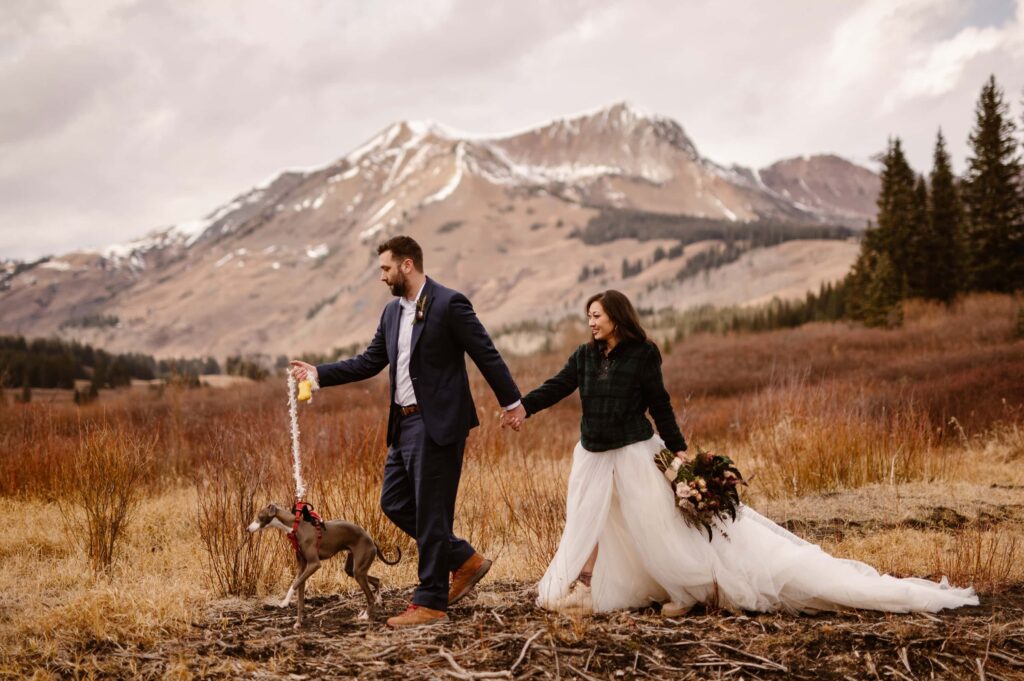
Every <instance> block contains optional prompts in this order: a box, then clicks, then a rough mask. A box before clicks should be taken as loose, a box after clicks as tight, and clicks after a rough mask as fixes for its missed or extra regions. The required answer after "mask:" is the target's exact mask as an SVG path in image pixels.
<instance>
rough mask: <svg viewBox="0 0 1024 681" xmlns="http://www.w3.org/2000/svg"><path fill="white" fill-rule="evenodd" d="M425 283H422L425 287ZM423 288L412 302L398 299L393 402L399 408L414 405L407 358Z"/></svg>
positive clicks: (410, 348) (410, 351) (413, 393)
mask: <svg viewBox="0 0 1024 681" xmlns="http://www.w3.org/2000/svg"><path fill="white" fill-rule="evenodd" d="M426 285H427V282H426V281H424V282H423V286H426ZM423 286H420V290H419V291H418V292H417V293H416V297H415V298H414V299H413V300H411V301H410V300H409V299H408V298H406V297H405V296H402V297H401V298H399V299H398V304H399V305H401V306H402V314H400V315H399V316H398V363H397V364H396V365H395V402H396V403H397V404H398V406H400V407H410V406H412V405H414V404H416V393H415V392H414V391H413V389H412V379H411V378H410V377H409V357H410V356H411V355H412V323H413V320H415V319H416V301H417V300H419V299H420V296H421V295H423Z"/></svg>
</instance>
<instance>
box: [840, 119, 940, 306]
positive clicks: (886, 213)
mask: <svg viewBox="0 0 1024 681" xmlns="http://www.w3.org/2000/svg"><path fill="white" fill-rule="evenodd" d="M881 184H882V186H881V190H880V192H879V195H878V217H877V225H876V226H874V227H870V226H869V227H868V229H867V230H866V231H865V232H864V237H863V238H862V239H861V244H860V253H859V254H858V256H857V260H856V261H855V262H854V264H853V267H852V268H851V270H850V272H849V274H848V275H847V277H846V279H845V281H844V282H843V291H844V296H845V309H846V314H848V315H849V317H850V318H851V319H854V320H857V321H862V322H864V323H865V324H870V325H873V326H878V325H881V324H882V323H883V322H882V321H880V320H881V319H882V318H885V317H886V314H887V312H886V311H887V310H888V309H889V308H891V306H892V305H891V301H892V300H896V301H899V300H901V299H902V298H903V297H904V295H905V293H906V289H907V288H908V287H909V279H910V273H911V272H912V271H914V260H915V259H917V256H916V255H915V253H916V252H917V244H916V243H915V242H916V237H915V234H916V233H917V232H918V231H919V224H920V222H921V219H922V218H921V209H920V199H919V194H918V193H917V192H915V187H914V171H913V170H912V169H911V168H910V164H909V163H907V159H906V156H904V154H903V145H902V143H901V142H900V139H899V138H898V137H897V138H894V139H890V140H889V146H888V148H887V149H886V151H885V155H884V156H883V157H882V175H881ZM925 191H927V190H925ZM882 256H885V262H884V265H883V264H882V263H881V259H882ZM878 275H882V276H883V277H884V281H881V282H879V281H876V277H877V276H878ZM880 286H889V287H892V290H891V291H882V290H881V289H880Z"/></svg>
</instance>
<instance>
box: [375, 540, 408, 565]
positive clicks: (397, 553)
mask: <svg viewBox="0 0 1024 681" xmlns="http://www.w3.org/2000/svg"><path fill="white" fill-rule="evenodd" d="M373 546H374V548H375V549H377V557H378V558H380V560H381V562H383V563H384V564H385V565H395V564H396V563H398V561H400V560H402V549H400V548H398V547H397V546H396V547H395V559H394V560H388V559H387V558H385V557H384V552H383V551H381V550H380V547H379V546H377V542H373Z"/></svg>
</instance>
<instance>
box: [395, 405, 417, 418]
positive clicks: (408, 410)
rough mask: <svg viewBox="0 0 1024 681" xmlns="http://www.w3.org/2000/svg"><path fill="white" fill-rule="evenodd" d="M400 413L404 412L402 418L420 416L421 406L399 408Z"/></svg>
mask: <svg viewBox="0 0 1024 681" xmlns="http://www.w3.org/2000/svg"><path fill="white" fill-rule="evenodd" d="M398 411H400V412H402V416H412V415H413V414H418V413H419V412H420V405H418V404H410V405H409V406H408V407H402V406H399V407H398Z"/></svg>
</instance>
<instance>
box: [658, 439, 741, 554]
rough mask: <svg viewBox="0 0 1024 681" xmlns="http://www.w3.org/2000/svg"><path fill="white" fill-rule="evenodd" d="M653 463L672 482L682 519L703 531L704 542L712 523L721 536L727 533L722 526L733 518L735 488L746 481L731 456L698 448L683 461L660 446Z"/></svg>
mask: <svg viewBox="0 0 1024 681" xmlns="http://www.w3.org/2000/svg"><path fill="white" fill-rule="evenodd" d="M654 462H655V463H656V464H657V466H658V470H660V471H661V472H662V473H663V474H664V475H665V478H666V479H667V480H668V481H669V483H670V484H671V485H672V491H673V492H674V493H675V496H676V506H678V507H679V510H680V511H681V512H682V514H683V517H684V518H685V519H686V522H687V523H688V524H689V525H690V526H692V527H703V528H704V529H705V530H707V533H708V541H711V537H712V527H713V526H714V525H715V524H716V523H717V524H718V525H719V531H721V532H722V535H723V536H727V535H726V533H725V530H724V529H723V528H722V526H723V525H724V521H725V519H726V518H727V517H728V518H731V519H732V520H736V512H737V511H738V509H739V506H740V493H739V487H740V485H745V484H747V483H746V481H744V480H743V475H742V474H741V473H740V471H739V469H738V468H736V464H734V463H733V461H732V459H730V458H729V457H727V456H723V455H721V454H712V453H710V452H705V451H702V450H700V449H698V451H697V456H695V457H694V458H693V459H691V460H690V461H686V462H684V461H683V460H681V459H678V458H676V455H675V454H673V453H672V452H670V451H669V450H668V449H662V450H661V451H660V452H658V453H657V454H655V456H654Z"/></svg>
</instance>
